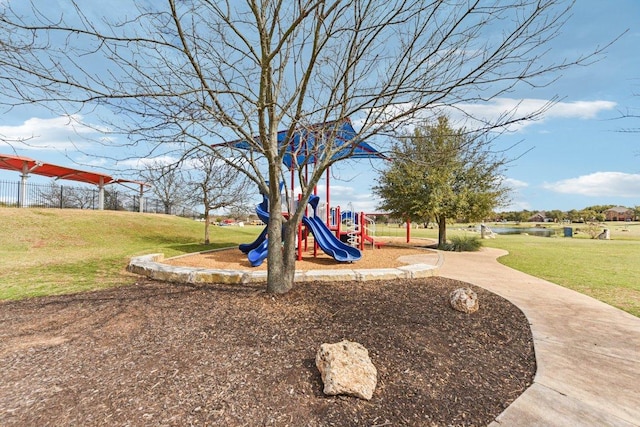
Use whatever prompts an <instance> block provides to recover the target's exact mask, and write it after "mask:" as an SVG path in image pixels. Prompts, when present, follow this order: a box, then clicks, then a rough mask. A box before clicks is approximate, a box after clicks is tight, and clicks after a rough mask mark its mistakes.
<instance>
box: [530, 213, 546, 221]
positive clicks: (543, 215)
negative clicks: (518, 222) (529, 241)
mask: <svg viewBox="0 0 640 427" xmlns="http://www.w3.org/2000/svg"><path fill="white" fill-rule="evenodd" d="M527 221H528V222H548V220H547V214H546V213H545V212H543V211H541V212H538V213H537V214H535V215H532V216H530V217H529V218H528V219H527Z"/></svg>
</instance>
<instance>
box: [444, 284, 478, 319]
mask: <svg viewBox="0 0 640 427" xmlns="http://www.w3.org/2000/svg"><path fill="white" fill-rule="evenodd" d="M449 302H450V303H451V307H453V308H454V310H458V311H461V312H463V313H474V312H476V311H478V308H479V304H478V295H477V294H476V293H475V292H473V291H472V290H471V289H470V288H458V289H455V290H454V291H452V292H451V294H450V295H449Z"/></svg>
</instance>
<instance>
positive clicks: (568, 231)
mask: <svg viewBox="0 0 640 427" xmlns="http://www.w3.org/2000/svg"><path fill="white" fill-rule="evenodd" d="M563 230H564V237H573V228H571V227H564V228H563Z"/></svg>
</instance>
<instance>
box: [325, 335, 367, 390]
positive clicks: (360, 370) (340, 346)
mask: <svg viewBox="0 0 640 427" xmlns="http://www.w3.org/2000/svg"><path fill="white" fill-rule="evenodd" d="M316 367H317V368H318V370H319V371H320V375H321V376H322V382H323V383H324V394H327V395H331V396H333V395H338V394H347V395H350V396H356V397H359V398H361V399H366V400H370V399H371V397H372V396H373V391H374V390H375V388H376V384H377V382H378V371H377V370H376V367H375V366H373V363H372V362H371V359H370V358H369V352H368V351H367V349H366V348H364V346H362V345H361V344H359V343H356V342H352V341H348V340H343V341H340V342H338V343H335V344H327V343H325V344H322V345H321V346H320V350H318V353H317V354H316Z"/></svg>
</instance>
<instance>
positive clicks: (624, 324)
mask: <svg viewBox="0 0 640 427" xmlns="http://www.w3.org/2000/svg"><path fill="white" fill-rule="evenodd" d="M506 253H507V252H506V251H502V250H499V249H490V248H483V249H482V250H481V251H480V252H472V253H469V252H466V253H456V252H442V255H443V257H444V262H443V263H442V265H441V266H440V274H439V275H440V276H443V277H449V278H452V279H457V280H462V281H464V282H468V283H471V284H474V285H478V286H481V287H483V288H485V289H488V290H490V291H492V292H494V293H496V294H498V295H501V296H502V297H504V298H506V299H508V300H509V301H511V302H512V303H513V304H515V305H516V306H518V307H519V308H520V309H521V310H522V311H523V312H524V314H525V316H526V317H527V319H528V320H529V322H530V323H531V330H532V331H533V339H534V345H535V352H536V360H537V365H538V370H537V373H536V376H535V379H534V383H533V385H532V386H531V387H529V389H527V390H526V391H525V392H524V394H522V395H521V396H520V397H519V398H518V399H516V400H515V402H513V403H512V404H511V405H510V406H509V407H508V408H507V409H506V410H505V411H504V412H503V413H502V414H500V415H499V416H498V418H497V419H496V420H495V422H493V423H491V426H492V427H499V426H571V427H574V426H640V319H639V318H637V317H635V316H632V315H630V314H628V313H625V312H623V311H621V310H618V309H616V308H613V307H611V306H609V305H607V304H604V303H602V302H600V301H598V300H595V299H593V298H590V297H588V296H585V295H582V294H580V293H577V292H574V291H571V290H569V289H566V288H563V287H561V286H558V285H555V284H553V283H550V282H547V281H545V280H541V279H537V278H535V277H532V276H529V275H528V274H524V273H521V272H519V271H516V270H513V269H511V268H508V267H505V266H503V265H501V264H500V263H498V262H497V261H496V259H497V258H498V257H499V256H501V255H504V254H506ZM639 280H640V278H639ZM480 303H481V304H482V301H481V302H480Z"/></svg>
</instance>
